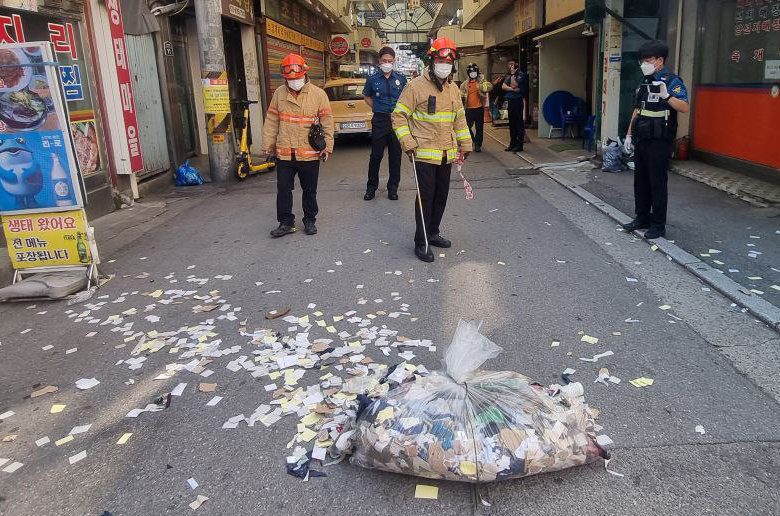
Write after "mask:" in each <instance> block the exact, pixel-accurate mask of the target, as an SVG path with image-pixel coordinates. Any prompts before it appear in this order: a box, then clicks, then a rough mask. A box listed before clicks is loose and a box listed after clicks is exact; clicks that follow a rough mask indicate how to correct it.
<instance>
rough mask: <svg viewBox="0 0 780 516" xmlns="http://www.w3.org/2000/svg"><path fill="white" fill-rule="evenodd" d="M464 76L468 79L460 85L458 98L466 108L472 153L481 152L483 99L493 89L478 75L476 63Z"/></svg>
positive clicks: (470, 65) (470, 64)
mask: <svg viewBox="0 0 780 516" xmlns="http://www.w3.org/2000/svg"><path fill="white" fill-rule="evenodd" d="M466 74H467V75H468V76H469V78H468V79H466V80H465V81H463V84H461V85H460V96H461V97H463V105H464V106H466V124H467V125H468V126H469V131H470V132H471V139H472V140H473V141H474V152H482V130H483V127H484V124H485V99H486V98H487V94H488V92H489V91H490V90H492V89H493V85H492V84H490V83H489V82H488V81H486V80H485V77H484V76H483V75H481V74H480V73H479V66H477V64H476V63H469V65H468V66H467V67H466ZM472 127H473V129H472Z"/></svg>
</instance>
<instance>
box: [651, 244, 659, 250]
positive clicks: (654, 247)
mask: <svg viewBox="0 0 780 516" xmlns="http://www.w3.org/2000/svg"><path fill="white" fill-rule="evenodd" d="M650 250H651V251H658V246H657V245H655V244H653V245H651V246H650Z"/></svg>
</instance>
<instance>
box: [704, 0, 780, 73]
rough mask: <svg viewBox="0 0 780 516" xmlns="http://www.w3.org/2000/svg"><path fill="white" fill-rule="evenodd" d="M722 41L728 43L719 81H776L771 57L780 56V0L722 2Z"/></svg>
mask: <svg viewBox="0 0 780 516" xmlns="http://www.w3.org/2000/svg"><path fill="white" fill-rule="evenodd" d="M720 15H721V23H722V29H723V30H721V31H720V34H722V41H724V42H725V43H726V45H727V46H726V48H725V49H723V47H721V48H722V49H723V52H724V54H725V55H721V59H723V61H722V64H723V65H722V66H718V77H717V82H719V83H731V84H734V83H743V84H744V83H761V82H771V81H776V80H777V78H775V77H773V70H774V68H773V66H772V63H771V62H770V63H769V65H767V62H768V61H774V60H777V59H780V1H778V0H730V1H726V2H722V5H721V9H720Z"/></svg>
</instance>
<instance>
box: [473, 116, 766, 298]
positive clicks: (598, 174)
mask: <svg viewBox="0 0 780 516" xmlns="http://www.w3.org/2000/svg"><path fill="white" fill-rule="evenodd" d="M487 132H488V134H489V135H491V136H492V137H493V138H495V139H498V140H499V141H501V140H503V141H507V140H508V132H507V131H504V130H502V129H494V128H490V129H488V131H487ZM567 141H568V140H567ZM548 142H549V141H548V140H546V139H541V140H538V139H536V138H534V139H532V143H530V144H526V146H525V151H524V152H522V153H521V154H520V155H521V157H522V158H523V159H524V160H525V161H527V162H530V163H532V164H534V165H538V164H542V163H556V162H557V163H566V162H569V163H572V162H576V161H582V160H585V159H587V158H589V157H591V156H592V154H593V153H589V152H588V151H587V150H579V149H574V150H564V151H562V152H554V151H551V150H550V149H549V148H548V147H547V144H548ZM560 142H561V141H560V140H554V141H553V143H560ZM520 163H522V161H521V160H518V164H520ZM672 170H673V172H675V173H674V174H671V175H670V176H669V211H668V214H669V215H668V224H667V239H668V240H670V241H671V242H672V243H675V244H676V245H677V246H679V247H680V248H682V249H683V250H685V251H687V252H688V253H690V254H691V255H693V256H694V257H696V258H698V259H700V260H701V261H703V262H704V263H706V264H708V265H710V266H711V267H713V268H714V269H715V270H716V271H718V272H720V273H722V274H723V275H724V276H725V277H728V278H731V279H732V280H733V281H735V282H736V283H738V284H739V285H741V286H742V287H743V289H744V290H742V289H741V291H742V293H743V294H745V295H748V296H758V297H760V298H762V299H765V300H766V301H768V302H769V303H771V304H773V305H775V306H780V221H778V217H780V204H775V203H773V202H772V199H778V200H780V186H777V185H772V184H771V183H766V182H764V181H759V180H756V179H752V178H749V177H745V176H740V175H739V174H737V173H734V172H729V171H726V170H723V169H718V168H716V167H711V166H709V165H705V164H702V163H698V162H695V161H687V162H682V163H680V162H674V167H673V169H672ZM556 174H558V175H559V176H561V177H563V178H565V179H566V180H568V181H569V182H571V183H572V184H573V185H576V186H578V187H580V188H582V189H584V190H585V191H587V192H589V193H591V194H593V195H595V196H596V197H598V198H599V199H601V200H602V201H603V202H605V203H607V204H609V205H611V206H612V207H614V208H616V209H618V210H620V211H621V212H623V213H624V214H626V215H628V216H633V214H634V191H633V172H631V171H625V172H621V173H612V174H611V173H604V172H602V171H601V169H598V168H592V166H591V167H589V166H587V165H585V164H584V163H583V164H581V165H580V166H577V167H564V168H558V169H556ZM695 176H697V177H699V178H704V177H707V178H709V181H708V182H707V183H705V182H703V181H702V182H700V181H698V180H694V179H692V177H695ZM710 185H714V186H715V188H717V189H715V188H713V187H710ZM726 188H729V189H730V191H728V193H726V192H727V191H726ZM729 194H732V195H729Z"/></svg>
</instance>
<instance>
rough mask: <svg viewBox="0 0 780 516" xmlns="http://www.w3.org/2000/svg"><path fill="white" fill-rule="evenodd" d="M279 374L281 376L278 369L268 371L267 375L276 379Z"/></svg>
mask: <svg viewBox="0 0 780 516" xmlns="http://www.w3.org/2000/svg"><path fill="white" fill-rule="evenodd" d="M280 376H282V373H281V372H279V371H271V372H270V373H268V377H269V378H270V379H271V380H276V379H277V378H279V377H280Z"/></svg>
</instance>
